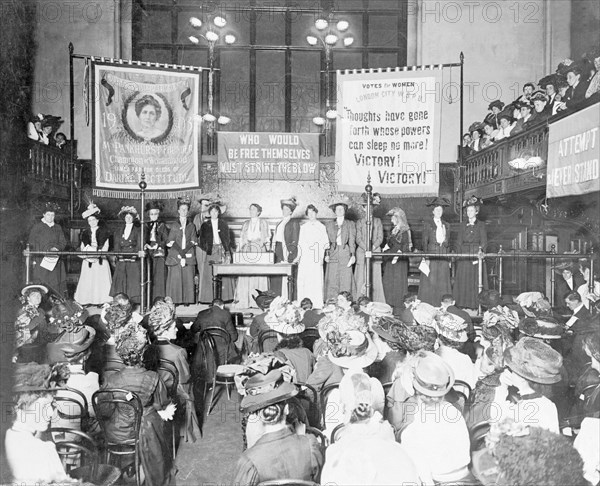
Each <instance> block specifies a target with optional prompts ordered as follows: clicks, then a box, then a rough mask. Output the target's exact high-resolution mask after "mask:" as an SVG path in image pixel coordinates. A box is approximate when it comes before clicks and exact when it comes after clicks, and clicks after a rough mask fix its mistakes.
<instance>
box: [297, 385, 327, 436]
mask: <svg viewBox="0 0 600 486" xmlns="http://www.w3.org/2000/svg"><path fill="white" fill-rule="evenodd" d="M296 387H297V388H298V395H296V398H297V399H298V400H300V403H302V405H303V406H304V407H305V409H306V416H307V417H308V423H309V425H311V426H312V427H317V428H319V427H320V426H321V412H320V409H319V392H317V390H316V388H315V387H313V386H311V385H307V384H306V383H300V382H298V383H296Z"/></svg>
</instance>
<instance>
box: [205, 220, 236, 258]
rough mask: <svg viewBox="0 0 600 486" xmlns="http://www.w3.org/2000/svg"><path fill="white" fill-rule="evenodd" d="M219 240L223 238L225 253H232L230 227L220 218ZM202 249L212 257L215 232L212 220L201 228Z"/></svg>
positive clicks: (222, 243)
mask: <svg viewBox="0 0 600 486" xmlns="http://www.w3.org/2000/svg"><path fill="white" fill-rule="evenodd" d="M219 238H221V245H222V246H223V250H225V253H230V252H231V246H230V239H229V226H227V223H226V222H225V221H223V220H222V219H221V218H219ZM199 239H200V243H199V244H200V248H201V249H202V250H204V251H205V252H206V254H207V255H212V250H213V244H214V243H213V230H212V223H211V222H210V219H209V220H207V221H205V222H204V223H202V226H200V233H199Z"/></svg>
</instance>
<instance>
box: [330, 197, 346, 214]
mask: <svg viewBox="0 0 600 486" xmlns="http://www.w3.org/2000/svg"><path fill="white" fill-rule="evenodd" d="M337 206H344V209H345V210H346V211H348V208H349V207H350V198H349V197H347V196H343V197H338V198H337V199H334V200H333V202H332V203H331V204H330V205H329V208H330V209H331V210H332V211H333V212H334V213H335V208H336V207H337Z"/></svg>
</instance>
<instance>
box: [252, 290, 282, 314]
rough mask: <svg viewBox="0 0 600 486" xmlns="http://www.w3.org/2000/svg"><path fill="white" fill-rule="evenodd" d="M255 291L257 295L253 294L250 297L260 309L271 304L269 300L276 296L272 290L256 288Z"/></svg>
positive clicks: (271, 300)
mask: <svg viewBox="0 0 600 486" xmlns="http://www.w3.org/2000/svg"><path fill="white" fill-rule="evenodd" d="M256 292H257V293H258V295H253V296H252V298H253V299H254V302H256V305H257V306H258V307H260V308H261V309H267V308H268V307H269V306H270V305H271V302H273V301H274V300H275V297H277V294H276V293H275V292H273V291H272V290H267V291H263V290H258V289H256Z"/></svg>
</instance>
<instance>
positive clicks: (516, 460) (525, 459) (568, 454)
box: [473, 419, 589, 486]
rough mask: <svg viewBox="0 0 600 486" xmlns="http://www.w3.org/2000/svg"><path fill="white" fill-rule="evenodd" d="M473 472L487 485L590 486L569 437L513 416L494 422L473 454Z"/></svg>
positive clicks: (580, 460) (581, 462)
mask: <svg viewBox="0 0 600 486" xmlns="http://www.w3.org/2000/svg"><path fill="white" fill-rule="evenodd" d="M473 472H474V474H475V476H476V477H477V479H478V480H479V481H480V482H481V484H483V485H484V486H492V485H497V486H501V485H502V486H504V485H507V486H508V485H525V484H531V485H533V484H539V485H542V484H543V485H544V486H563V485H567V484H568V485H569V486H571V485H572V486H589V485H588V484H587V482H586V480H585V479H584V477H583V461H582V459H581V457H580V456H579V454H578V453H577V451H576V450H575V449H574V447H573V444H572V443H571V441H570V440H569V439H568V438H567V437H564V436H562V435H560V434H557V433H553V432H551V431H548V430H546V429H544V428H543V427H538V426H536V424H530V425H528V424H523V423H521V422H516V423H515V422H514V421H512V420H510V419H504V420H500V421H497V422H495V423H494V424H492V428H491V430H490V433H489V434H488V438H487V439H486V448H484V449H482V450H480V451H477V452H475V453H474V454H473Z"/></svg>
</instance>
